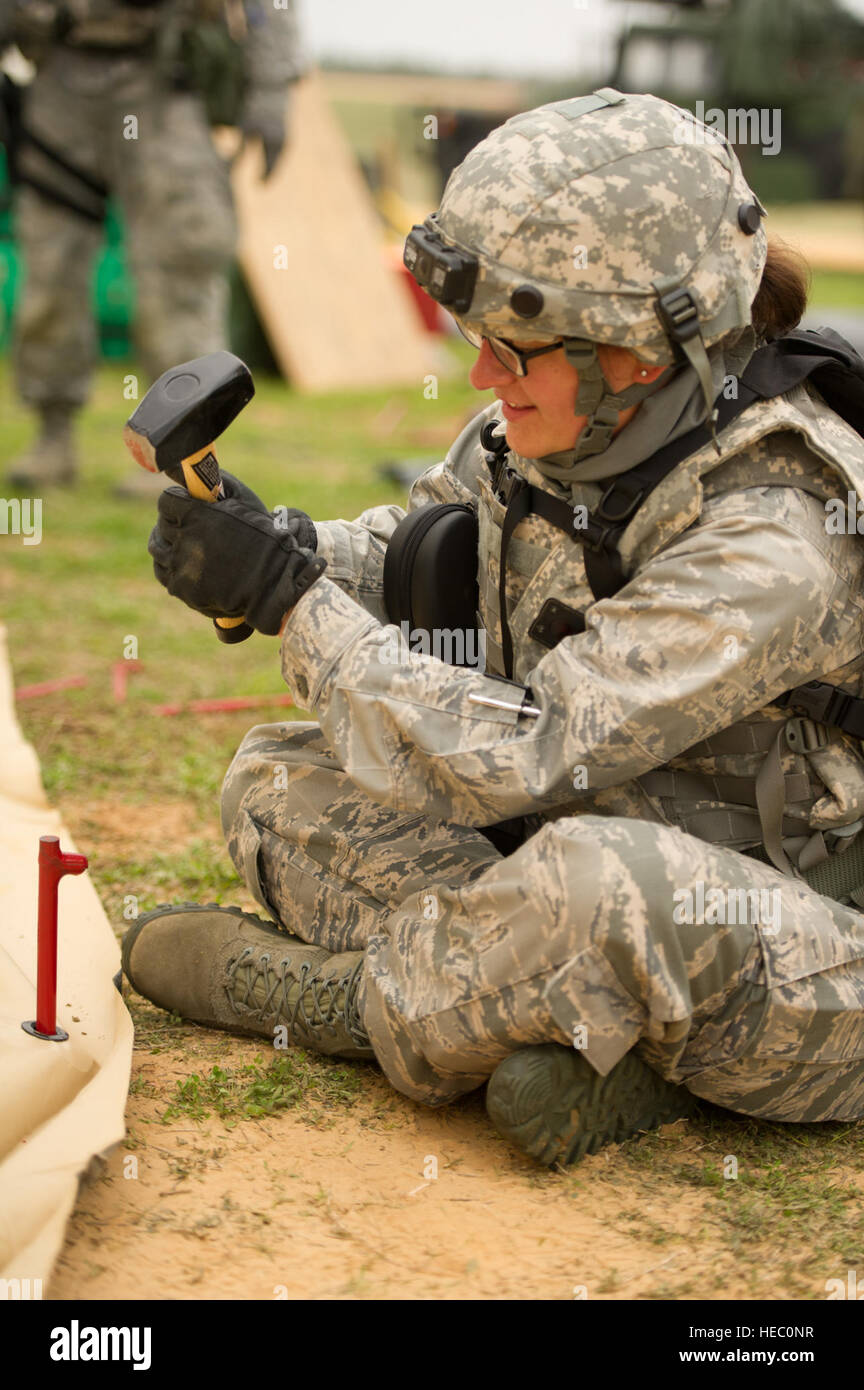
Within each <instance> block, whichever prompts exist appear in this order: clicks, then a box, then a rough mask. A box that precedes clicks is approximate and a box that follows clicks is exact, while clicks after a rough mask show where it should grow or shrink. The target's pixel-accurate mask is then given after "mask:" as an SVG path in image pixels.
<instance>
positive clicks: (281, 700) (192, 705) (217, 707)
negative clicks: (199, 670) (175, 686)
mask: <svg viewBox="0 0 864 1390" xmlns="http://www.w3.org/2000/svg"><path fill="white" fill-rule="evenodd" d="M267 705H287V707H288V708H289V709H295V708H296V706H295V704H294V701H293V700H292V699H291V696H290V695H233V696H230V697H229V698H227V699H224V700H190V701H189V703H188V705H154V706H153V710H154V713H156V714H224V713H226V712H230V711H231V710H236V709H263V708H265V707H266V706H267Z"/></svg>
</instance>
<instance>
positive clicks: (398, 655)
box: [379, 619, 486, 671]
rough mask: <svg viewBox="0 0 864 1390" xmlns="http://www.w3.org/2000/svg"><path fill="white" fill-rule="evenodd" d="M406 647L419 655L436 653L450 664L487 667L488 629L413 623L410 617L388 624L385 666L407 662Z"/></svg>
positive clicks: (383, 639) (383, 648)
mask: <svg viewBox="0 0 864 1390" xmlns="http://www.w3.org/2000/svg"><path fill="white" fill-rule="evenodd" d="M406 649H407V651H408V652H411V653H413V654H415V655H419V656H435V657H437V658H438V660H439V661H445V662H446V663H447V664H448V666H469V667H471V668H472V669H473V670H475V671H485V670H486V631H485V629H484V628H473V627H471V628H461V627H456V628H450V627H433V628H431V629H429V628H425V627H412V626H411V624H410V623H409V622H408V621H407V619H403V621H402V622H401V623H400V624H399V628H398V630H397V629H396V627H395V624H394V625H391V626H390V627H386V628H385V629H384V633H383V635H382V637H381V647H380V653H379V658H380V660H381V661H382V662H383V663H384V665H385V666H399V665H401V664H402V662H404V660H405V655H406Z"/></svg>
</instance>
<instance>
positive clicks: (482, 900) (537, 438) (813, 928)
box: [124, 89, 864, 1162]
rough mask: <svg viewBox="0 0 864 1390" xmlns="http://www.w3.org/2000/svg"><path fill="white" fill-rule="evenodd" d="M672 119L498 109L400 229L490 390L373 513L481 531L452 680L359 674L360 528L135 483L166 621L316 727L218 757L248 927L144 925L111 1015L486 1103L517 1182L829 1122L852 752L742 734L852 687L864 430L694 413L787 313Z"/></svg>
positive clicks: (852, 824)
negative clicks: (489, 400) (223, 1034)
mask: <svg viewBox="0 0 864 1390" xmlns="http://www.w3.org/2000/svg"><path fill="white" fill-rule="evenodd" d="M688 129H689V137H692V136H693V134H694V122H693V120H692V117H690V116H689V115H688V113H686V112H684V111H681V110H679V109H678V108H676V107H674V106H672V105H670V104H668V103H666V102H664V101H661V100H659V99H657V98H655V97H652V96H630V95H628V96H622V95H621V94H620V93H617V92H614V91H612V90H610V89H605V90H604V91H602V92H600V93H596V94H594V95H593V96H592V97H587V98H581V99H576V100H571V101H564V102H559V103H554V104H552V105H550V106H546V107H541V108H540V109H539V110H536V111H531V112H528V113H526V114H524V115H521V116H517V117H514V118H513V119H512V120H510V121H508V122H507V124H506V125H504V126H502V127H501V128H500V129H498V130H496V131H494V132H493V133H492V134H491V135H490V136H489V137H488V138H487V139H486V140H484V141H483V142H482V143H481V144H480V145H478V146H477V147H476V149H474V150H473V151H472V152H471V153H470V154H469V155H468V157H467V158H466V160H465V161H464V162H463V164H462V165H460V167H459V168H458V169H457V170H456V171H455V172H454V173H453V175H452V177H451V179H450V181H449V183H448V185H447V188H446V189H445V192H444V196H443V200H442V204H441V207H440V209H439V211H438V213H437V214H436V215H435V216H434V217H432V218H429V219H428V220H427V222H426V224H425V225H424V227H423V228H419V229H415V231H414V232H413V233H412V235H411V237H410V238H409V243H408V247H407V250H406V262H407V263H408V264H409V266H410V267H411V268H412V269H413V272H414V274H415V275H416V277H417V278H418V279H419V280H420V281H421V282H424V283H426V284H427V285H428V286H429V288H430V290H431V291H432V292H433V293H434V294H436V296H437V297H438V298H439V299H440V300H441V301H442V302H444V303H445V304H446V305H447V306H448V307H449V308H450V309H451V311H452V312H453V313H454V314H455V316H456V317H457V321H458V322H459V324H460V326H461V327H462V328H463V331H464V332H465V333H466V335H467V336H468V337H469V339H470V340H471V341H472V342H473V343H474V344H475V346H476V347H477V349H478V357H477V361H476V363H475V365H474V367H473V368H472V371H471V382H472V384H473V385H474V386H475V387H476V388H477V389H478V390H480V391H487V390H490V389H491V390H492V391H494V393H495V397H496V399H495V401H494V403H493V404H492V405H490V406H489V407H488V408H487V409H486V410H484V411H483V412H482V413H481V414H480V415H479V416H478V417H477V419H475V420H474V421H472V423H471V424H470V425H469V426H468V427H467V428H466V430H465V431H464V432H463V433H462V435H461V436H460V437H459V439H458V440H457V441H456V443H455V444H454V445H453V447H452V449H451V451H450V453H449V454H448V456H447V458H446V460H445V461H444V462H443V463H441V464H439V465H437V466H436V467H434V468H431V469H430V470H429V471H428V472H427V473H425V474H424V475H423V476H422V477H421V478H420V480H419V481H418V482H417V484H416V485H415V487H414V488H413V490H412V494H411V499H410V504H409V508H410V513H409V514H411V515H413V514H414V513H415V512H416V511H417V509H418V508H420V507H423V506H424V505H425V504H427V503H439V504H441V503H449V504H452V503H458V504H463V505H465V506H466V507H467V508H469V509H470V514H466V516H467V521H468V523H469V524H470V525H472V526H473V519H474V518H476V521H477V526H478V535H479V540H478V542H477V550H478V554H477V579H478V586H479V588H478V597H477V609H478V617H479V623H480V625H481V626H482V628H483V629H484V630H485V638H486V658H487V669H486V671H485V672H481V671H479V670H476V669H473V670H471V669H464V668H462V669H460V668H457V667H454V666H451V665H448V664H446V663H445V662H444V661H441V660H439V659H437V658H436V657H433V656H428V655H423V654H420V653H416V652H412V651H409V650H408V647H407V645H406V644H405V642H404V638H400V639H399V640H400V641H401V642H402V648H401V653H400V660H399V662H398V664H393V662H392V660H383V659H382V650H383V644H384V641H385V639H386V641H387V643H388V646H389V649H390V650H392V643H393V641H395V640H396V639H395V637H394V629H393V628H392V627H389V628H387V627H385V626H383V625H384V624H386V623H387V621H388V612H387V609H386V607H385V601H384V577H383V576H384V560H385V554H386V551H387V545H388V539H389V538H390V537H391V535H392V533H393V532H394V530H395V528H396V527H397V523H399V521H400V514H399V513H398V511H397V509H395V508H392V507H383V508H378V509H373V510H372V511H369V512H367V513H365V514H364V515H363V516H362V517H361V518H360V519H359V520H358V521H356V522H345V521H334V522H327V523H319V524H317V525H314V526H313V524H312V522H311V521H310V520H309V518H308V517H306V516H305V515H304V514H302V513H296V514H295V515H294V516H293V519H292V525H291V527H290V528H289V529H288V530H285V529H280V528H278V527H277V526H276V525H275V523H274V521H273V519H272V518H271V517H270V515H269V513H268V512H267V511H266V509H265V508H264V506H263V504H262V503H260V502H259V500H258V499H257V498H255V497H254V495H253V494H251V493H249V491H248V490H247V489H244V488H243V487H242V486H241V485H239V484H237V483H236V482H233V483H232V484H231V488H230V492H231V496H230V498H229V500H228V501H226V502H224V503H222V504H220V505H218V506H215V507H208V506H205V505H204V504H203V503H199V502H197V501H195V500H193V499H192V498H190V497H189V496H188V494H186V493H185V492H183V491H182V490H178V489H174V488H171V489H169V490H168V491H167V492H165V493H164V494H163V495H162V498H161V499H160V505H159V512H160V517H159V523H158V525H157V527H156V528H155V530H154V532H153V535H152V537H151V543H150V549H151V553H152V554H153V556H154V561H155V568H156V573H157V576H158V578H159V579H160V580H161V582H162V583H163V584H165V585H166V587H167V588H168V590H169V591H170V592H171V593H174V594H176V595H177V596H178V597H180V598H181V599H183V601H184V602H186V603H187V604H189V605H190V606H191V607H193V608H196V609H198V610H199V611H207V612H210V613H214V612H220V613H225V614H228V615H240V614H245V615H246V616H247V618H248V619H249V621H250V622H251V623H252V624H253V625H254V626H255V627H257V628H258V629H259V630H260V631H262V632H265V633H270V634H274V635H275V634H276V633H281V656H282V670H283V674H284V677H285V680H286V682H287V684H288V687H289V689H290V690H291V692H292V693H293V695H294V698H295V699H296V700H297V702H298V703H299V704H300V705H301V706H304V707H306V708H309V709H313V710H314V711H315V712H316V714H317V718H318V723H315V724H313V723H289V724H280V725H269V726H262V727H259V728H256V729H253V730H252V731H251V732H250V734H249V735H248V736H247V738H246V739H245V740H244V742H243V744H242V746H241V748H240V750H239V752H238V754H237V756H236V758H235V760H234V762H233V764H232V765H231V767H230V769H229V771H228V775H227V777H226V779H225V787H224V800H223V817H224V827H225V833H226V836H227V838H228V844H229V847H230V851H231V854H232V856H233V858H234V861H235V863H236V865H237V867H238V869H239V871H240V873H241V874H242V875H243V876H244V878H245V880H246V883H247V884H248V886H249V888H250V890H251V892H252V893H253V894H254V895H255V897H256V899H257V901H258V902H260V903H261V904H262V906H263V907H264V908H265V909H266V911H267V912H268V914H269V915H270V916H271V917H272V919H273V923H272V924H270V923H265V922H262V921H261V920H260V919H258V918H257V917H254V916H252V915H250V914H248V913H241V912H240V911H239V910H238V909H230V908H218V907H215V906H212V905H211V906H206V907H205V906H191V905H184V906H180V907H173V908H160V909H158V910H157V911H156V912H152V913H148V914H147V915H146V916H145V917H142V918H141V919H139V921H138V922H136V923H135V925H134V926H133V927H132V929H131V930H130V931H129V933H128V935H127V938H126V941H125V944H124V965H125V969H126V973H127V975H128V977H129V978H130V980H131V981H132V983H133V985H134V986H135V988H136V989H137V990H139V991H140V992H141V993H143V994H144V995H146V996H147V997H148V998H150V999H152V1000H153V1001H154V1002H156V1003H157V1004H159V1005H161V1006H162V1007H164V1008H168V1009H173V1010H176V1011H178V1012H179V1013H181V1014H183V1015H185V1016H186V1017H187V1018H191V1019H196V1020H199V1021H200V1022H202V1023H207V1024H210V1025H211V1026H217V1027H223V1028H227V1029H232V1030H235V1031H241V1032H248V1033H259V1034H261V1035H263V1036H269V1037H273V1036H274V1030H276V1029H278V1028H279V1027H280V1026H282V1027H284V1028H286V1029H287V1031H288V1035H289V1036H290V1037H291V1038H292V1039H293V1040H294V1041H296V1042H297V1043H299V1044H301V1045H303V1046H306V1047H311V1048H315V1049H318V1050H319V1051H322V1052H328V1053H333V1054H338V1055H343V1056H353V1057H370V1058H371V1057H374V1058H376V1059H377V1061H378V1062H379V1064H380V1065H381V1067H382V1068H383V1069H384V1071H385V1073H386V1074H387V1076H388V1077H389V1079H390V1081H391V1082H392V1083H393V1085H394V1086H395V1087H396V1088H397V1089H398V1090H400V1091H402V1092H403V1093H404V1094H405V1095H408V1096H411V1097H413V1098H414V1099H416V1100H419V1101H422V1102H424V1103H425V1104H428V1105H440V1104H443V1103H445V1102H447V1101H449V1100H451V1099H452V1098H453V1097H455V1096H458V1095H461V1094H463V1093H464V1092H467V1091H470V1090H471V1089H473V1088H474V1087H477V1086H480V1085H482V1084H484V1083H485V1082H487V1081H488V1082H489V1085H488V1089H487V1106H488V1110H489V1114H490V1116H491V1118H492V1120H493V1123H494V1124H495V1125H496V1126H497V1127H498V1129H499V1130H500V1131H501V1132H502V1133H503V1134H505V1135H507V1136H508V1137H509V1138H510V1139H511V1140H512V1141H513V1142H514V1143H515V1144H517V1145H518V1146H519V1147H520V1148H522V1149H523V1150H525V1151H526V1152H528V1153H530V1154H533V1155H535V1156H536V1157H537V1158H539V1159H541V1160H543V1161H545V1162H554V1161H561V1162H568V1161H573V1160H574V1159H576V1158H578V1157H579V1156H581V1155H582V1154H583V1153H585V1152H586V1151H594V1150H595V1149H596V1148H598V1147H600V1146H601V1145H602V1144H604V1143H606V1142H609V1141H610V1140H618V1139H621V1138H623V1137H626V1136H627V1135H629V1134H633V1133H636V1132H638V1131H639V1130H642V1129H645V1128H649V1127H651V1126H653V1125H656V1124H659V1123H662V1122H663V1121H665V1120H667V1119H671V1118H674V1117H676V1116H678V1115H682V1114H685V1113H687V1112H688V1110H689V1109H690V1108H691V1107H692V1106H693V1104H694V1098H695V1097H704V1098H706V1099H708V1100H710V1101H713V1102H716V1103H717V1104H719V1105H723V1106H727V1107H729V1108H730V1109H732V1110H737V1111H741V1112H743V1113H745V1114H749V1115H758V1116H764V1117H766V1118H769V1119H774V1120H794V1121H802V1120H804V1121H806V1120H841V1119H842V1120H849V1119H854V1118H857V1117H860V1116H861V1115H864V1012H862V1005H864V917H862V915H861V914H859V912H858V911H857V909H856V907H855V906H854V905H850V900H853V901H854V894H855V893H857V890H858V886H859V883H860V881H861V880H864V868H862V870H861V872H860V876H858V875H856V873H855V872H854V869H855V865H856V863H857V861H858V852H857V848H856V839H857V837H858V836H859V835H860V831H861V824H862V822H861V819H860V817H861V815H862V813H864V762H862V758H861V754H860V751H859V744H858V741H857V739H856V738H854V737H852V736H851V735H850V734H849V733H846V732H843V730H842V728H837V727H834V726H833V725H829V724H828V723H826V722H824V721H823V722H819V719H818V715H817V718H816V719H813V718H804V717H801V715H800V713H796V706H795V705H794V704H793V705H790V706H789V707H780V706H778V705H777V704H776V703H775V702H776V701H777V699H778V697H781V696H782V695H783V694H784V693H785V692H787V691H790V690H795V688H796V687H800V686H802V685H803V684H804V683H805V682H811V681H822V682H831V683H833V685H834V686H837V685H838V684H842V686H843V688H844V689H845V691H846V692H848V693H850V694H853V695H857V694H858V693H859V681H858V676H857V674H855V672H856V671H857V669H858V667H859V666H860V664H861V658H862V650H864V641H862V624H861V598H860V594H861V591H862V586H861V572H862V566H864V546H862V545H861V544H860V542H859V540H858V538H857V536H855V535H854V534H853V535H847V534H834V533H833V532H832V530H831V528H827V527H826V505H825V504H826V502H828V501H830V500H831V499H838V498H844V499H845V497H846V495H847V492H848V491H849V490H850V489H851V490H854V491H856V492H857V493H861V492H862V489H864V441H862V439H861V438H860V437H859V435H858V434H857V433H856V432H855V431H854V430H853V429H852V428H850V426H849V425H847V424H846V423H845V422H844V421H843V420H842V419H841V418H840V416H839V415H837V414H836V413H835V412H834V411H833V410H831V409H829V408H828V406H827V405H826V404H825V402H824V401H823V399H822V397H821V396H820V395H819V394H818V393H816V392H815V390H814V389H813V388H812V387H810V386H808V385H806V383H805V384H801V385H798V386H794V387H793V388H792V389H789V390H785V391H784V393H783V394H770V393H769V395H768V398H767V399H761V398H757V397H756V396H755V395H753V394H752V393H750V394H747V393H746V392H745V395H746V399H747V400H748V401H750V402H751V403H749V404H748V405H747V408H746V409H743V408H742V409H740V412H739V413H738V414H737V415H735V414H734V410H735V408H737V407H733V406H732V405H730V404H728V403H729V402H735V398H736V394H737V392H738V388H739V385H741V378H742V373H744V374H745V377H744V380H745V381H746V372H745V369H746V368H747V367H748V364H750V363H751V361H753V360H756V359H754V358H753V354H754V352H755V351H756V350H757V349H759V348H762V347H763V345H764V344H765V343H767V342H769V341H770V340H772V339H774V338H776V337H777V336H778V335H780V334H782V333H784V332H785V331H786V330H788V329H790V328H792V327H793V326H794V325H795V324H796V323H797V321H798V319H799V318H800V315H801V312H802V310H803V307H804V303H805V292H804V286H803V281H802V279H801V277H800V275H799V274H798V272H797V271H796V270H795V269H794V267H792V266H791V265H790V263H789V262H788V261H787V260H784V259H783V258H782V257H781V256H780V255H779V253H777V252H776V251H769V250H768V248H767V245H766V238H765V234H764V231H763V229H762V225H761V213H762V209H761V207H760V205H759V203H758V200H757V199H756V197H755V196H754V194H753V192H752V191H751V190H750V188H749V187H748V185H747V183H746V181H745V179H744V176H743V174H742V171H741V169H740V166H739V164H738V161H737V159H736V157H735V154H734V152H733V151H732V149H731V148H730V147H729V146H728V145H727V144H726V143H725V142H722V141H719V140H718V138H717V137H716V135H714V134H712V133H710V132H706V131H704V128H702V127H699V126H698V124H695V133H696V134H697V135H698V134H699V133H700V132H701V137H702V138H698V139H694V138H687V132H688ZM682 132H683V135H682ZM741 389H742V390H744V387H743V386H741ZM743 404H744V402H743V401H741V399H740V398H739V400H738V406H741V405H743ZM715 410H719V415H715ZM484 426H485V427H488V428H487V429H486V430H485V432H484ZM481 434H482V438H481ZM673 444H674V446H675V450H674V451H672V452H670V446H672V445H673ZM661 449H662V450H663V455H662V457H663V459H664V460H665V463H664V467H665V469H666V471H665V474H664V473H663V469H659V474H660V477H659V480H658V477H657V476H654V475H652V477H651V479H650V480H649V481H648V482H646V481H645V476H646V475H644V473H643V474H633V472H632V470H633V469H634V468H635V467H636V465H639V464H644V463H645V461H646V460H649V459H651V460H656V459H657V458H659V457H660V455H659V453H658V451H660V450H661ZM670 459H671V460H672V462H673V463H674V466H671V465H670ZM676 460H677V461H676ZM653 466H654V465H653V464H652V467H653ZM649 471H650V470H649ZM657 472H658V470H657V469H656V468H655V474H656V473H657ZM634 478H635V479H636V482H635V483H634V481H633V480H634ZM655 484H656V485H655ZM430 516H431V513H430ZM402 524H403V525H405V524H408V523H404V522H403V523H402ZM229 557H230V558H229ZM323 562H326V573H322V570H323V568H324V566H323ZM586 565H587V569H586ZM390 616H392V614H391V615H390ZM446 625H447V626H451V625H452V624H446ZM821 688H822V687H813V689H814V690H819V689H821ZM825 688H827V686H826V687H825ZM811 713H812V709H811ZM502 822H509V826H508V828H507V831H506V839H505V832H503V831H502V829H501V823H502ZM493 827H495V828H493ZM514 846H515V847H514ZM844 847H845V848H846V850H847V851H848V854H850V855H851V856H852V857H851V858H847V854H841V853H840V852H839V851H840V850H842V849H843V848H844ZM504 848H509V849H510V851H511V852H510V853H507V854H505V853H503V852H502V850H503V849H504ZM841 861H846V864H847V871H846V872H845V873H843V874H840V875H839V877H838V875H837V874H836V872H835V867H836V865H837V864H841ZM850 865H851V866H852V870H849V869H848V866H850ZM841 867H842V864H841ZM829 871H830V872H829ZM820 874H821V875H822V877H821V878H820ZM855 879H857V881H853V880H855ZM817 887H821V888H822V889H823V892H819V891H817ZM832 892H833V896H830V894H831V893H832ZM862 901H864V899H862Z"/></svg>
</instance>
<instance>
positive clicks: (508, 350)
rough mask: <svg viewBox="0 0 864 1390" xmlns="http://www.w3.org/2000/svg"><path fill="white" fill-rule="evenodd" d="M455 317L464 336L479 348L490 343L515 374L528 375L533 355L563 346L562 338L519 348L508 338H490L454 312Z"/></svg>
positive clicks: (500, 359) (502, 361) (498, 357)
mask: <svg viewBox="0 0 864 1390" xmlns="http://www.w3.org/2000/svg"><path fill="white" fill-rule="evenodd" d="M453 319H454V322H455V324H456V327H457V328H458V329H459V332H460V333H461V334H462V337H463V338H465V339H466V340H467V341H468V342H469V343H470V344H471V346H472V347H475V348H477V349H478V350H479V349H480V348H482V346H483V344H484V343H488V344H489V346H490V348H491V349H492V351H493V353H494V354H495V357H496V358H497V360H498V361H499V362H500V363H501V366H502V367H506V368H507V370H508V372H512V373H513V375H514V376H527V375H528V363H529V362H530V361H531V358H532V357H542V356H543V354H544V352H555V351H556V350H557V349H558V348H560V347H563V342H562V340H561V339H558V341H557V342H554V343H544V345H543V347H538V348H517V347H514V346H513V344H512V343H508V341H507V339H506V338H490V337H489V336H488V334H486V333H478V332H476V330H475V329H473V328H469V327H468V325H467V323H465V322H464V320H462V319H460V318H459V315H458V314H454V315H453Z"/></svg>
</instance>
